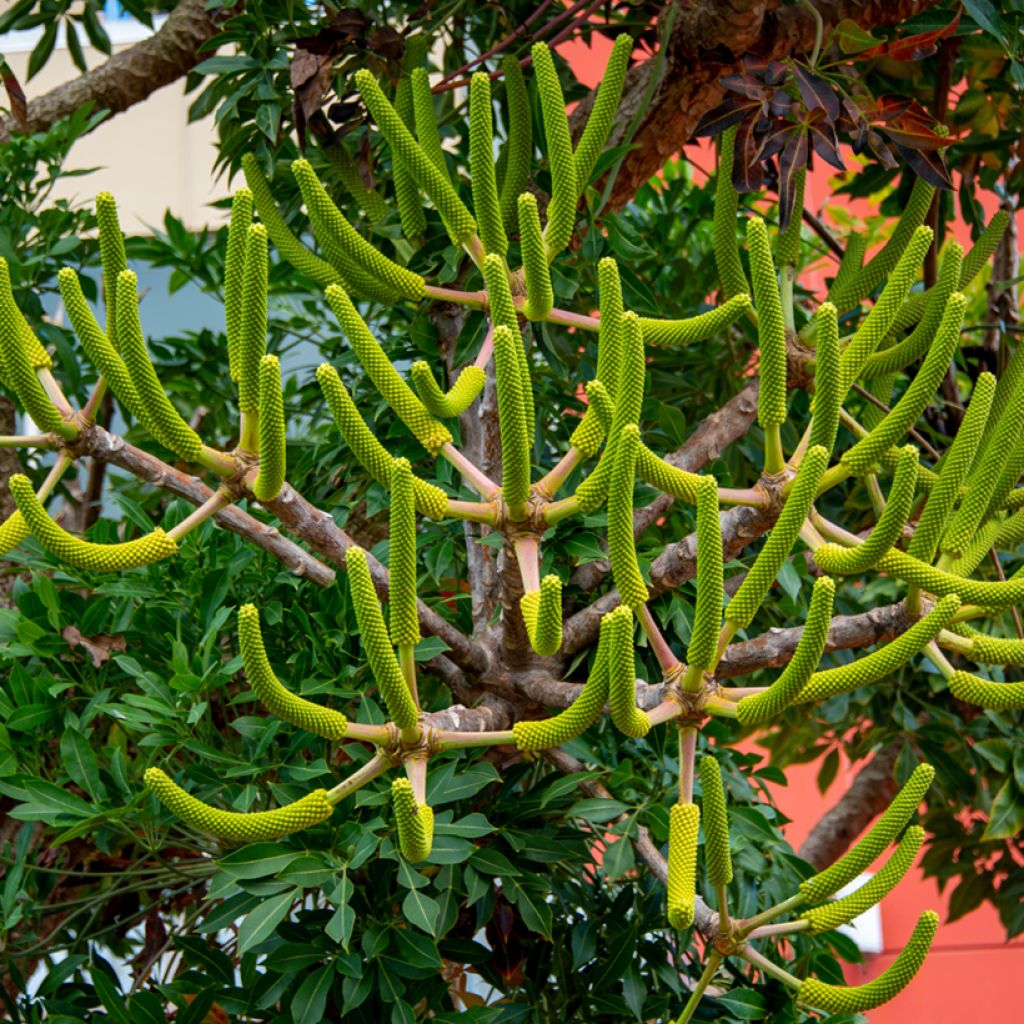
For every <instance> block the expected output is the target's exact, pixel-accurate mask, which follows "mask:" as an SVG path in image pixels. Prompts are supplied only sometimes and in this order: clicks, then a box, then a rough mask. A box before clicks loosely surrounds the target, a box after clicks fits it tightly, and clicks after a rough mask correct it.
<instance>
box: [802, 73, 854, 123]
mask: <svg viewBox="0 0 1024 1024" xmlns="http://www.w3.org/2000/svg"><path fill="white" fill-rule="evenodd" d="M793 77H794V78H795V79H796V84H797V88H798V89H799V90H800V98H801V99H802V100H803V101H804V106H805V107H807V109H808V110H815V109H821V110H824V111H825V116H826V117H827V118H828V119H829V120H830V121H835V120H836V119H837V118H838V117H839V113H840V110H841V109H842V108H841V105H840V102H839V97H838V96H837V95H836V91H835V89H833V88H832V86H831V85H829V84H828V82H826V81H825V79H823V78H820V77H819V76H818V75H815V74H812V73H811V72H810V71H808V70H807V68H803V67H801V66H800V65H799V64H794V65H793Z"/></svg>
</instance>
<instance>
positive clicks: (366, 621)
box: [345, 547, 419, 729]
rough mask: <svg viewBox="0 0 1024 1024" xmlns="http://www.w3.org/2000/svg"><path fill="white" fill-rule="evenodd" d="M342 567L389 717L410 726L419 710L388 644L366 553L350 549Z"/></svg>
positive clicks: (368, 656) (399, 726)
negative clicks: (346, 572)
mask: <svg viewBox="0 0 1024 1024" xmlns="http://www.w3.org/2000/svg"><path fill="white" fill-rule="evenodd" d="M345 567H346V568H347V569H348V583H349V589H350V591H351V593H352V604H353V606H354V607H355V610H356V622H357V623H358V624H359V639H360V642H361V643H362V646H363V650H364V651H365V652H366V660H367V661H368V662H369V663H370V671H371V672H373V675H374V678H375V679H376V680H377V685H378V686H379V687H380V692H381V696H382V697H383V698H384V703H385V705H386V706H387V709H388V714H389V715H390V716H391V720H392V721H393V722H394V723H395V725H397V726H398V728H399V729H411V728H412V727H413V726H415V725H416V723H417V722H418V721H419V710H418V709H417V707H416V704H415V702H414V701H413V699H412V695H411V694H410V693H409V685H408V683H406V681H405V677H404V676H403V675H402V669H401V668H400V666H399V664H398V659H397V658H396V657H395V652H394V650H393V649H392V647H391V637H390V636H388V629H387V626H385V625H384V616H383V614H382V613H381V610H380V602H379V601H378V600H377V591H376V590H374V588H373V580H372V579H371V577H370V567H369V565H368V564H367V562H366V552H365V551H364V550H363V549H362V548H360V547H351V548H349V549H348V552H347V553H346V555H345Z"/></svg>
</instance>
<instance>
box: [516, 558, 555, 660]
mask: <svg viewBox="0 0 1024 1024" xmlns="http://www.w3.org/2000/svg"><path fill="white" fill-rule="evenodd" d="M519 609H520V611H521V612H522V613H523V622H525V623H526V632H527V635H528V636H529V638H530V646H531V647H532V648H533V649H534V650H535V651H536V652H537V653H538V654H540V655H541V656H542V657H545V658H547V657H550V656H551V655H553V654H557V653H558V651H559V648H560V647H561V646H562V581H561V580H560V579H559V578H558V577H557V576H554V575H548V576H545V577H544V579H542V580H541V581H540V590H530V591H527V592H526V593H525V594H523V596H522V599H521V600H520V602H519Z"/></svg>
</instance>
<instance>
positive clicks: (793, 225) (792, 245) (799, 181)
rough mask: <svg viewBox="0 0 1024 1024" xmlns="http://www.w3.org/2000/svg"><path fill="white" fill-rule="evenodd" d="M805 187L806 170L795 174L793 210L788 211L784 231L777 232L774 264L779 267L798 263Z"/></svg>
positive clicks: (803, 169)
mask: <svg viewBox="0 0 1024 1024" xmlns="http://www.w3.org/2000/svg"><path fill="white" fill-rule="evenodd" d="M806 187H807V168H806V167H801V168H800V170H798V171H797V172H796V190H795V192H794V196H793V208H792V209H791V210H790V211H789V223H788V224H787V225H786V230H785V231H780V232H779V238H778V242H777V244H776V246H775V256H776V262H777V263H778V264H779V266H780V267H795V266H796V265H797V264H798V263H799V262H800V225H801V223H802V222H803V216H804V192H805V190H806Z"/></svg>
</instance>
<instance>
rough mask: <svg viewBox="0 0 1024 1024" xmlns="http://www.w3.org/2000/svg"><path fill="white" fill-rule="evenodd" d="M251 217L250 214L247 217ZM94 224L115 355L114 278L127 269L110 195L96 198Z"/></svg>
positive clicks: (108, 335) (107, 333)
mask: <svg viewBox="0 0 1024 1024" xmlns="http://www.w3.org/2000/svg"><path fill="white" fill-rule="evenodd" d="M250 216H251V214H250ZM96 224H97V227H98V228H99V235H100V263H101V264H102V265H103V304H104V306H105V308H106V314H107V325H106V328H105V332H104V333H105V334H106V336H107V340H108V341H109V342H110V344H111V346H112V347H113V349H114V351H115V352H116V351H117V348H118V342H117V275H118V274H120V273H121V271H122V270H127V269H128V259H127V257H126V256H125V252H124V235H122V234H121V224H120V222H119V220H118V217H117V203H115V202H114V197H113V196H112V195H111V194H110V193H109V192H100V193H98V194H97V196H96Z"/></svg>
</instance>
